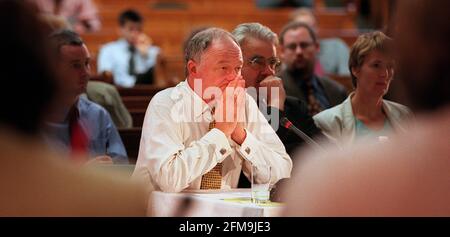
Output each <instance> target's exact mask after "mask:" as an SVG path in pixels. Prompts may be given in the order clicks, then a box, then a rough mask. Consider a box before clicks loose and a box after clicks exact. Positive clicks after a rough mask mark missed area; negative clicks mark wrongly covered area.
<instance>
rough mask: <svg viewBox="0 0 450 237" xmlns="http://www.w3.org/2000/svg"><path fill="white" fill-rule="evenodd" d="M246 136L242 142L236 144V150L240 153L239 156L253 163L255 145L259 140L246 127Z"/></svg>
mask: <svg viewBox="0 0 450 237" xmlns="http://www.w3.org/2000/svg"><path fill="white" fill-rule="evenodd" d="M245 132H246V137H245V140H244V142H243V143H242V144H241V145H240V147H239V145H238V144H236V145H237V146H238V149H237V150H238V152H239V154H241V156H242V157H243V158H244V159H246V160H248V161H249V162H250V163H251V164H253V163H254V161H255V159H254V154H255V152H256V147H257V146H258V144H259V142H258V140H257V139H256V138H255V137H254V136H253V135H252V134H251V133H250V132H249V131H248V130H247V129H246V130H245Z"/></svg>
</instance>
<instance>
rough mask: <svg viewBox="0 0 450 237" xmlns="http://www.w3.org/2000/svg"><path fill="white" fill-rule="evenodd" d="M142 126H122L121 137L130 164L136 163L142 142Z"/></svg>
mask: <svg viewBox="0 0 450 237" xmlns="http://www.w3.org/2000/svg"><path fill="white" fill-rule="evenodd" d="M141 133H142V128H121V129H119V134H120V137H121V138H122V142H123V144H124V146H125V150H126V151H127V154H128V161H129V162H130V164H136V160H137V157H138V154H139V145H140V142H141Z"/></svg>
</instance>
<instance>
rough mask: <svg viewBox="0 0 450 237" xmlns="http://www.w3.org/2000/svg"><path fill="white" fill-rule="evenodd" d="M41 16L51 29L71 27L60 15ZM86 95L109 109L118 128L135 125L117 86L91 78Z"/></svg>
mask: <svg viewBox="0 0 450 237" xmlns="http://www.w3.org/2000/svg"><path fill="white" fill-rule="evenodd" d="M40 17H41V18H42V20H43V21H44V22H45V23H47V24H48V26H49V27H50V29H51V31H57V30H63V29H70V25H69V24H68V23H67V22H66V21H65V20H64V19H61V18H60V17H58V16H54V15H40ZM86 95H87V97H88V99H89V100H91V101H92V102H95V103H97V104H99V105H101V106H103V108H105V109H106V110H107V111H108V113H109V114H110V115H111V118H112V120H113V122H114V125H116V127H117V128H131V127H132V126H133V120H132V118H131V115H130V112H128V109H127V108H126V107H125V105H124V104H123V101H122V98H121V97H120V94H119V91H118V90H117V88H116V87H115V86H113V85H110V84H108V83H106V82H102V81H93V80H89V81H88V83H87V87H86Z"/></svg>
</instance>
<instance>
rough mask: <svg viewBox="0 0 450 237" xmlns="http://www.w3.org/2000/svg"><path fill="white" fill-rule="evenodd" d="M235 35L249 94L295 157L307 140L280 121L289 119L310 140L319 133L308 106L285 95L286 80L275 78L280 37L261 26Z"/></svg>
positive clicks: (245, 27)
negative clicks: (296, 149) (282, 124)
mask: <svg viewBox="0 0 450 237" xmlns="http://www.w3.org/2000/svg"><path fill="white" fill-rule="evenodd" d="M233 35H234V36H235V38H236V40H237V41H238V43H239V44H240V47H241V50H242V56H243V61H244V64H243V66H242V76H243V78H244V80H245V85H246V87H247V92H248V93H249V94H251V95H253V96H254V97H256V98H255V100H256V101H257V103H258V106H259V109H260V110H261V112H262V113H263V114H265V115H266V118H268V120H269V122H270V124H271V125H272V127H273V128H274V130H275V131H276V133H277V135H278V136H279V137H280V140H281V141H282V142H283V144H284V146H285V147H286V151H287V152H288V153H289V154H292V152H293V151H294V149H295V148H298V147H299V146H300V145H302V144H303V143H304V141H303V140H302V139H301V138H299V137H298V136H297V135H295V134H294V133H292V132H290V131H289V130H288V129H286V128H284V127H283V126H279V121H280V120H279V119H281V118H282V117H287V118H288V119H289V120H290V121H292V123H293V124H294V125H295V126H296V127H298V128H299V129H300V130H302V131H303V132H304V133H306V134H307V135H309V136H311V137H313V136H316V135H318V134H320V130H319V129H318V128H317V127H316V126H315V125H314V122H313V120H312V118H311V116H310V115H309V114H308V109H307V106H306V103H305V102H303V101H302V100H299V99H297V98H295V97H290V96H286V93H285V90H284V87H283V81H282V80H281V79H280V78H279V77H277V76H275V74H276V73H277V72H278V71H279V69H280V66H281V61H280V59H279V58H278V57H277V46H278V37H277V35H276V34H275V33H273V32H272V31H271V30H270V29H269V28H268V27H266V26H263V25H261V24H259V23H244V24H240V25H238V26H237V27H236V28H235V29H234V31H233ZM252 91H253V93H252Z"/></svg>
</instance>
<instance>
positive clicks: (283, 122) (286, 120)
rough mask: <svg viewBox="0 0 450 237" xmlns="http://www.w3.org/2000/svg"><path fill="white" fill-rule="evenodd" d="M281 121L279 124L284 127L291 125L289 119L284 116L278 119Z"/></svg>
mask: <svg viewBox="0 0 450 237" xmlns="http://www.w3.org/2000/svg"><path fill="white" fill-rule="evenodd" d="M280 122H281V126H283V127H285V128H290V127H291V126H292V122H291V121H289V119H287V118H286V117H282V118H281V119H280Z"/></svg>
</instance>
